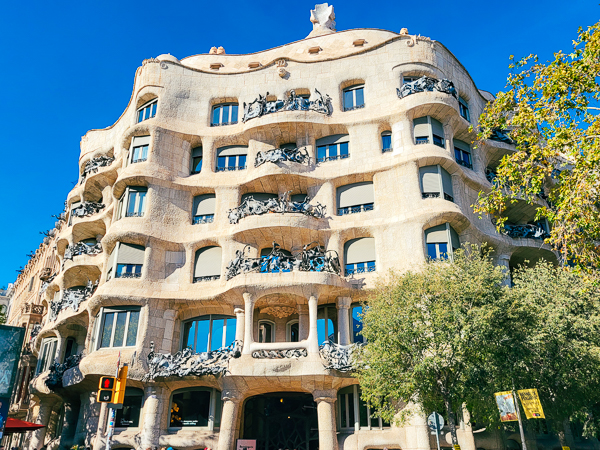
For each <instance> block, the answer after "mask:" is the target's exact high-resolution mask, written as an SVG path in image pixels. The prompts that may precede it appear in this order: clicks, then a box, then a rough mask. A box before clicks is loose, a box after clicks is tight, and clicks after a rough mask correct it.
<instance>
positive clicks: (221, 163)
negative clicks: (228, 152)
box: [217, 156, 227, 167]
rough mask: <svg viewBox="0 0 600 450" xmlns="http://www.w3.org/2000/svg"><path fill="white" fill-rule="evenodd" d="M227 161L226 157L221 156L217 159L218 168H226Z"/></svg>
mask: <svg viewBox="0 0 600 450" xmlns="http://www.w3.org/2000/svg"><path fill="white" fill-rule="evenodd" d="M226 161H227V157H226V156H219V157H218V158H217V167H225V163H226Z"/></svg>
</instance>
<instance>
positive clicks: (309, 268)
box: [227, 242, 340, 280]
mask: <svg viewBox="0 0 600 450" xmlns="http://www.w3.org/2000/svg"><path fill="white" fill-rule="evenodd" d="M249 250H250V246H249V245H247V246H246V247H244V250H238V251H236V255H235V258H234V259H233V261H231V262H230V263H229V264H228V265H227V279H228V280H230V279H231V278H233V277H235V276H237V275H240V274H242V273H248V272H260V273H279V272H291V271H301V272H329V273H335V274H338V275H339V274H340V259H339V256H338V254H337V252H336V251H335V250H328V251H326V252H325V251H323V249H321V246H320V245H319V244H318V243H316V242H311V243H310V244H307V245H305V246H304V248H303V249H302V251H300V252H298V253H296V254H295V255H291V256H290V255H287V254H285V253H284V252H283V251H282V250H281V246H280V245H279V244H277V243H276V242H273V250H272V251H271V253H270V254H269V255H268V256H263V257H261V258H249V257H248V256H246V252H247V251H249Z"/></svg>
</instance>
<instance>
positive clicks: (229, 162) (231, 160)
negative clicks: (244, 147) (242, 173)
mask: <svg viewBox="0 0 600 450" xmlns="http://www.w3.org/2000/svg"><path fill="white" fill-rule="evenodd" d="M236 163H237V158H236V157H235V156H228V157H227V167H235V165H236Z"/></svg>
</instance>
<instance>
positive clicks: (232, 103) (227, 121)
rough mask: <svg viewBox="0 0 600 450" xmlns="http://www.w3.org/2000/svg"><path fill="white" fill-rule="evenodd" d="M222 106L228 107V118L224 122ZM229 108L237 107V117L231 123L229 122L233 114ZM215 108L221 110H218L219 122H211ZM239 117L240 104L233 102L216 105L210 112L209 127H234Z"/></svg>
mask: <svg viewBox="0 0 600 450" xmlns="http://www.w3.org/2000/svg"><path fill="white" fill-rule="evenodd" d="M223 106H229V117H228V118H227V120H226V121H224V120H223V119H224V117H223V110H224V109H225V108H223ZM231 106H237V117H236V119H235V122H233V121H232V120H231V115H232V113H233V108H231ZM217 108H221V109H220V110H219V121H218V122H216V123H215V122H213V118H214V116H215V109H217ZM239 116H240V104H239V103H235V102H231V103H229V102H225V103H217V104H216V105H213V107H212V109H211V110H210V126H211V127H218V126H225V125H235V124H237V123H238V122H239Z"/></svg>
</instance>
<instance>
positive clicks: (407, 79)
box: [402, 75, 422, 84]
mask: <svg viewBox="0 0 600 450" xmlns="http://www.w3.org/2000/svg"><path fill="white" fill-rule="evenodd" d="M420 78H422V77H420V76H415V75H412V76H402V84H407V83H412V82H414V81H417V80H419V79H420Z"/></svg>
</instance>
